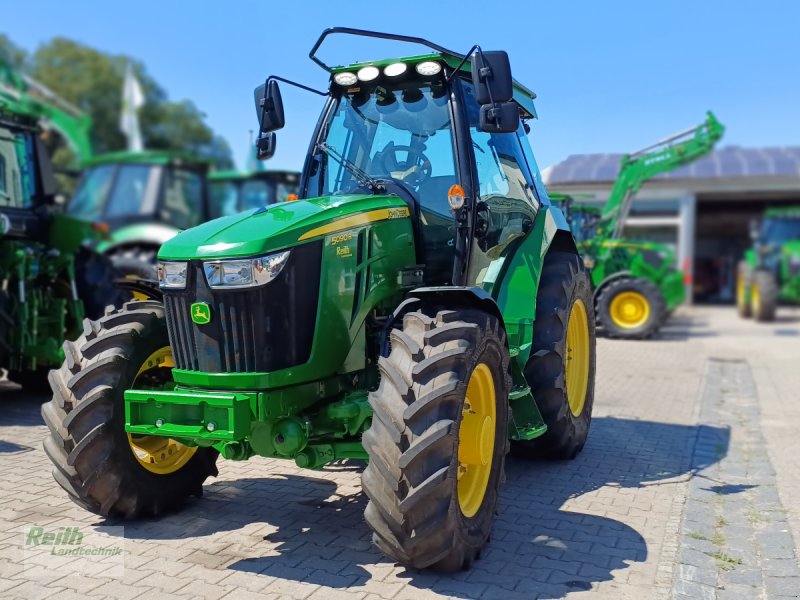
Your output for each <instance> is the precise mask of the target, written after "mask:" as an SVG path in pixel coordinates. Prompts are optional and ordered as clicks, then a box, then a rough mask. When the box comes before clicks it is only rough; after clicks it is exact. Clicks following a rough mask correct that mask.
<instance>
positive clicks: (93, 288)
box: [75, 248, 128, 320]
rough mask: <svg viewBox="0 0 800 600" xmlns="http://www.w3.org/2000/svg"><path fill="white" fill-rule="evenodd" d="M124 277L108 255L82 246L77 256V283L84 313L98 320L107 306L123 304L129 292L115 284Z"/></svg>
mask: <svg viewBox="0 0 800 600" xmlns="http://www.w3.org/2000/svg"><path fill="white" fill-rule="evenodd" d="M120 277H122V273H121V272H120V271H118V270H117V269H116V268H115V267H114V265H113V264H112V262H111V260H109V258H108V257H107V256H104V255H102V254H98V253H96V252H92V251H89V250H86V249H85V248H82V249H81V250H80V251H79V252H78V254H77V256H76V257H75V284H76V287H77V289H78V297H79V298H80V299H81V300H82V301H83V308H84V313H85V314H86V316H87V317H88V318H89V319H92V320H96V319H99V318H100V317H102V316H103V314H105V309H106V307H107V306H116V307H119V306H122V304H123V303H124V302H125V301H126V300H127V299H128V294H126V293H125V292H122V291H121V290H120V289H119V288H117V287H116V286H115V285H114V280H115V279H119V278H120Z"/></svg>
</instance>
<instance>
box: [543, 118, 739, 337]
mask: <svg viewBox="0 0 800 600" xmlns="http://www.w3.org/2000/svg"><path fill="white" fill-rule="evenodd" d="M724 130H725V128H724V127H723V126H722V124H721V123H720V122H719V121H718V120H717V119H716V117H714V115H713V114H712V113H711V112H709V113H707V115H706V120H705V121H704V122H703V123H702V124H701V125H699V126H697V127H694V128H692V129H687V130H686V131H682V132H680V133H677V134H675V135H673V136H670V137H668V138H666V139H663V140H661V141H660V142H657V143H655V144H653V145H652V146H649V147H647V148H644V149H642V150H639V151H637V152H634V153H632V154H626V155H625V156H624V157H623V158H622V164H621V165H620V170H619V175H618V176H617V179H616V181H615V182H614V186H613V188H612V190H611V194H610V195H609V197H608V200H607V201H606V203H605V205H604V206H603V207H602V209H598V208H596V207H593V206H587V205H585V204H577V203H575V202H574V201H573V198H572V197H570V196H568V195H566V194H554V193H551V194H550V197H551V199H553V200H554V201H556V202H558V203H559V204H560V205H561V206H562V208H563V210H564V213H565V214H566V216H567V220H568V222H569V223H570V227H571V228H572V233H573V235H574V236H575V239H576V241H577V243H578V249H579V251H580V253H581V255H582V256H583V260H584V263H585V264H586V266H587V267H588V268H589V269H590V270H591V279H592V287H593V289H594V298H595V313H596V315H597V324H598V325H599V326H600V328H601V330H602V332H603V333H605V334H606V335H608V336H610V337H616V338H622V339H644V338H649V337H651V336H652V335H654V334H655V333H657V332H658V330H659V329H660V327H661V325H662V324H663V323H664V322H665V321H666V319H667V317H668V316H669V315H670V314H671V313H672V311H674V310H675V308H677V307H678V306H679V305H680V304H681V303H683V301H684V298H685V285H686V284H685V282H684V277H685V275H684V273H683V272H681V271H680V270H678V269H677V268H676V264H675V255H674V253H673V251H672V249H671V248H670V247H669V246H667V245H665V244H659V243H655V242H647V241H642V240H629V239H621V238H622V231H623V228H624V226H625V220H626V219H627V216H628V214H629V213H630V209H631V205H632V203H633V199H634V197H635V195H636V192H637V191H638V190H639V188H640V186H641V185H642V184H643V183H644V182H645V181H647V180H649V179H652V178H653V177H655V176H657V175H660V174H662V173H667V172H669V171H672V170H674V169H677V168H678V167H681V166H683V165H686V164H688V163H690V162H692V161H695V160H697V159H698V158H701V157H703V156H705V155H706V154H708V153H709V152H711V150H713V148H714V145H715V144H716V143H717V142H718V141H719V140H720V138H721V137H722V134H723V132H724Z"/></svg>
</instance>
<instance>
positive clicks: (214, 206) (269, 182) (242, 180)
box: [208, 171, 300, 219]
mask: <svg viewBox="0 0 800 600" xmlns="http://www.w3.org/2000/svg"><path fill="white" fill-rule="evenodd" d="M299 182H300V173H297V172H296V171H252V172H249V173H244V172H241V171H215V172H213V173H211V175H209V176H208V183H209V187H210V191H211V218H212V219H216V218H218V217H224V216H226V215H233V214H236V213H238V212H242V211H245V210H253V209H256V208H260V207H262V206H269V205H270V204H275V203H277V202H285V201H286V200H287V199H288V200H294V199H296V198H297V189H298V187H297V186H298V184H299Z"/></svg>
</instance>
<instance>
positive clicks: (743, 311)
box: [736, 260, 753, 319]
mask: <svg viewBox="0 0 800 600" xmlns="http://www.w3.org/2000/svg"><path fill="white" fill-rule="evenodd" d="M752 286H753V269H752V268H751V267H750V263H748V262H747V261H746V260H741V261H739V265H738V266H737V267H736V310H737V311H738V312H739V316H740V317H742V318H743V319H748V318H750V317H752V316H753V309H752V306H751V304H750V298H749V295H750V290H751V289H752Z"/></svg>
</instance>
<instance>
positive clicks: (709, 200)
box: [542, 146, 800, 302]
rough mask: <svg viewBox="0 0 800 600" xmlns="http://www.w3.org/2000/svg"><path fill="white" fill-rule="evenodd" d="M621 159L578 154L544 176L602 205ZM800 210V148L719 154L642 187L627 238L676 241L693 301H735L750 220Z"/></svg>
mask: <svg viewBox="0 0 800 600" xmlns="http://www.w3.org/2000/svg"><path fill="white" fill-rule="evenodd" d="M621 158H622V155H620V154H578V155H572V156H570V157H568V158H567V159H566V160H564V161H562V162H560V163H557V164H555V165H552V166H550V167H548V168H546V169H544V171H543V172H542V176H543V178H544V181H545V184H546V185H547V187H548V189H549V190H552V191H557V192H561V193H565V194H570V195H572V196H573V197H575V198H576V200H577V201H579V202H582V203H586V204H594V205H596V206H602V205H603V203H604V202H605V200H606V199H607V198H608V195H609V193H610V192H611V187H612V185H613V183H614V180H615V179H616V176H617V171H618V169H619V164H620V159H621ZM790 204H793V205H800V147H787V148H739V147H735V146H733V147H727V148H722V149H720V150H716V151H714V152H713V153H712V154H710V155H709V156H707V157H705V158H702V159H700V160H698V161H696V162H694V163H692V164H690V165H688V166H686V167H682V168H680V169H676V170H675V171H672V172H670V173H666V174H664V175H660V176H658V177H656V178H654V179H652V180H650V181H648V182H647V183H645V184H644V185H643V186H642V188H641V189H640V190H639V192H638V194H637V195H636V199H635V200H634V203H633V206H632V207H631V212H630V216H629V217H628V220H627V221H626V223H625V233H624V235H625V236H626V237H629V238H640V239H645V240H652V241H657V242H663V243H667V244H670V245H671V246H673V247H674V248H675V250H676V256H677V257H678V264H679V266H680V267H681V268H682V269H683V270H684V272H686V273H687V275H688V277H687V286H688V288H689V289H687V292H688V294H687V297H688V298H689V299H690V301H695V302H733V301H734V292H735V289H734V281H735V275H736V264H737V263H738V261H739V260H740V258H741V257H742V255H743V253H744V251H745V249H746V248H747V247H748V246H749V245H750V233H749V232H750V222H751V221H752V220H754V219H758V217H759V216H760V215H761V214H762V213H763V211H764V210H765V209H767V208H771V207H778V206H786V205H790Z"/></svg>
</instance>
